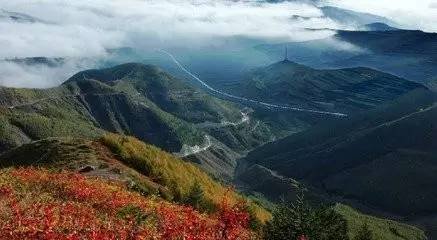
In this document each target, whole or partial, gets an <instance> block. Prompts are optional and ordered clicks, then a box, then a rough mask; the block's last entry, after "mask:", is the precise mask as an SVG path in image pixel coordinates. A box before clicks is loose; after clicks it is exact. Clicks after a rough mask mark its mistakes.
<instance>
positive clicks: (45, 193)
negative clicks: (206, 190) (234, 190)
mask: <svg viewBox="0 0 437 240" xmlns="http://www.w3.org/2000/svg"><path fill="white" fill-rule="evenodd" d="M243 209H244V203H230V201H229V199H228V198H227V197H226V196H224V197H223V198H222V200H221V202H220V204H219V206H218V209H217V211H216V212H215V213H212V214H202V213H199V212H198V211H196V210H194V209H193V208H192V207H188V206H182V205H177V204H175V203H171V202H168V201H164V200H162V199H159V198H157V197H153V196H150V197H144V196H141V195H140V194H138V193H136V192H130V191H128V190H127V188H126V187H125V186H124V184H123V183H122V182H109V181H106V180H102V179H98V178H91V177H85V176H82V175H80V174H77V173H71V172H60V173H59V172H57V173H56V172H50V171H49V170H45V169H34V168H20V169H8V170H2V171H1V172H0V239H11V240H13V239H20V240H21V239H156V240H159V239H165V240H172V239H175V240H179V239H186V240H203V239H205V240H210V239H211V240H215V239H217V240H218V239H227V240H234V239H235V240H237V239H238V240H240V239H241V240H245V239H252V238H253V237H254V234H253V233H252V232H251V231H250V230H248V223H249V214H248V213H247V212H245V211H244V210H243Z"/></svg>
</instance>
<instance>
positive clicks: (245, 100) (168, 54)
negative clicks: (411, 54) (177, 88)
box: [158, 49, 348, 117]
mask: <svg viewBox="0 0 437 240" xmlns="http://www.w3.org/2000/svg"><path fill="white" fill-rule="evenodd" d="M158 51H159V52H162V53H164V54H166V55H167V56H169V57H170V58H171V60H172V61H173V62H174V63H175V64H176V65H177V66H178V68H179V69H180V70H182V71H183V72H184V73H186V74H188V75H189V76H190V77H192V78H193V79H195V80H196V81H198V82H199V83H200V84H201V85H202V86H203V87H205V88H206V89H208V90H209V91H211V92H213V93H216V94H219V95H222V96H225V97H228V98H231V99H234V100H237V101H241V102H246V103H249V104H256V105H258V106H262V107H266V108H276V109H283V110H291V111H298V112H308V113H315V114H322V115H331V116H336V117H347V116H348V115H347V114H344V113H339V112H327V111H319V110H312V109H305V108H299V107H291V106H285V105H278V104H273V103H266V102H262V101H257V100H253V99H248V98H245V97H239V96H235V95H232V94H229V93H226V92H223V91H220V90H217V89H215V88H213V87H211V86H210V85H208V84H207V83H206V82H204V81H203V80H202V79H200V78H199V77H198V76H196V75H195V74H193V73H192V72H190V71H189V70H188V69H187V68H186V67H184V66H183V65H182V64H181V63H180V62H179V61H178V60H177V59H176V57H175V56H174V55H173V54H171V53H169V52H167V51H165V50H162V49H160V50H158Z"/></svg>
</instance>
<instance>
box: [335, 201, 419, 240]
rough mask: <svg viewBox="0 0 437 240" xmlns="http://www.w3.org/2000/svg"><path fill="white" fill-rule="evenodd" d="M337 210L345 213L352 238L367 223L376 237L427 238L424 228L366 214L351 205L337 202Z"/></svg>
mask: <svg viewBox="0 0 437 240" xmlns="http://www.w3.org/2000/svg"><path fill="white" fill-rule="evenodd" d="M334 208H335V210H336V211H337V212H338V213H340V214H341V215H343V216H344V217H345V218H346V220H347V223H348V228H349V236H350V237H351V239H353V237H354V236H355V234H356V233H357V232H358V230H359V229H360V227H361V226H362V225H363V224H364V223H367V224H368V226H369V229H370V230H371V231H372V232H373V234H374V239H383V240H405V239H408V240H423V239H426V237H425V234H424V232H423V231H422V230H420V229H418V228H415V227H412V226H409V225H407V224H402V223H398V222H395V221H391V220H385V219H381V218H376V217H372V216H369V215H364V214H362V213H360V212H358V211H356V210H354V209H352V208H351V207H348V206H346V205H342V204H337V205H336V206H335V207H334Z"/></svg>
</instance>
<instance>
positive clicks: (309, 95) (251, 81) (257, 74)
mask: <svg viewBox="0 0 437 240" xmlns="http://www.w3.org/2000/svg"><path fill="white" fill-rule="evenodd" d="M240 85H241V86H238V87H235V92H237V91H238V92H239V93H240V94H241V95H242V96H244V97H248V98H252V99H256V100H259V101H266V102H271V103H279V104H286V105H291V106H300V107H306V108H312V109H319V110H326V111H328V110H329V111H338V112H344V113H351V112H356V111H359V110H365V109H369V108H373V107H375V106H377V105H380V104H382V103H384V102H386V101H390V100H393V99H395V98H397V97H399V96H401V95H403V94H405V93H407V92H409V91H411V90H413V89H416V88H423V87H422V86H421V85H419V84H416V83H413V82H409V81H407V80H404V79H401V78H398V77H395V76H392V75H390V74H386V73H381V72H378V71H375V70H372V69H368V68H351V69H338V70H317V69H313V68H310V67H307V66H304V65H300V64H297V63H294V62H291V61H288V60H284V61H281V62H278V63H275V64H273V65H270V66H268V67H265V68H259V69H256V70H254V71H253V72H252V73H250V74H249V76H248V77H247V78H246V79H245V80H243V81H242V83H241V84H240Z"/></svg>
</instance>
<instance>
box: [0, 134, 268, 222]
mask: <svg viewBox="0 0 437 240" xmlns="http://www.w3.org/2000/svg"><path fill="white" fill-rule="evenodd" d="M0 166H1V167H2V168H5V167H17V166H33V167H44V168H49V169H53V170H55V171H61V170H68V171H74V172H82V173H84V174H85V175H88V176H98V177H103V178H106V179H112V180H117V181H123V182H126V183H128V184H129V186H130V188H131V189H133V190H135V191H138V192H141V193H143V194H146V195H148V194H153V195H158V196H161V197H162V198H165V199H167V200H174V201H178V202H183V201H184V199H186V198H187V196H188V195H189V193H190V190H191V188H192V187H193V186H194V185H195V184H199V186H200V187H201V188H202V189H203V191H204V198H205V201H206V203H208V204H210V205H211V206H218V205H219V204H220V203H221V200H222V197H223V196H225V195H228V197H229V201H230V203H232V204H235V203H237V202H238V201H239V200H242V199H243V197H242V196H239V195H238V194H237V193H235V192H234V191H232V190H229V189H228V188H226V187H224V186H223V185H221V184H220V183H218V182H216V181H214V180H213V179H212V178H211V177H210V176H209V175H208V174H206V173H205V172H203V171H202V170H201V169H200V168H198V167H197V166H195V165H193V164H192V163H188V162H185V161H183V160H181V159H179V158H177V157H175V156H173V155H171V154H169V153H166V152H163V151H161V150H160V149H158V148H156V147H154V146H151V145H148V144H145V143H143V142H141V141H139V140H137V139H135V138H132V137H127V136H121V135H116V134H109V135H105V136H104V137H102V138H101V139H98V140H86V139H77V138H73V139H72V138H50V139H45V140H40V141H36V142H33V143H31V144H26V145H23V146H21V147H19V148H16V149H13V150H10V151H7V152H5V153H4V154H2V155H0ZM253 207H254V211H255V213H256V214H258V216H259V218H260V219H261V220H262V221H265V220H267V218H268V213H266V211H264V210H263V209H262V208H260V207H258V206H257V205H256V204H254V205H253Z"/></svg>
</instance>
